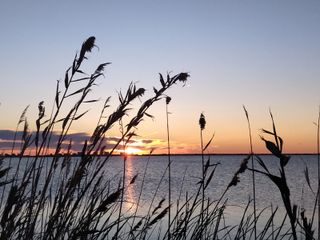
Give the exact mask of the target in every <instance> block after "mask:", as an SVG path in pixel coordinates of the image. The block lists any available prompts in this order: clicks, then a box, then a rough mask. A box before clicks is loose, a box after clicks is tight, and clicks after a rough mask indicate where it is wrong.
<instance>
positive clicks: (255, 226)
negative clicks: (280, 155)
mask: <svg viewBox="0 0 320 240" xmlns="http://www.w3.org/2000/svg"><path fill="white" fill-rule="evenodd" d="M243 110H244V112H245V115H246V119H247V123H248V134H249V144H250V156H251V167H252V169H253V171H252V194H253V216H254V219H255V220H256V219H257V208H256V180H255V171H254V170H255V167H254V158H253V144H252V133H251V123H250V119H249V114H248V111H247V109H246V107H245V106H243ZM253 228H254V238H255V239H257V223H256V221H254V226H253Z"/></svg>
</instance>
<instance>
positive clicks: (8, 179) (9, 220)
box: [0, 37, 320, 240]
mask: <svg viewBox="0 0 320 240" xmlns="http://www.w3.org/2000/svg"><path fill="white" fill-rule="evenodd" d="M95 47H96V45H95V37H90V38H88V39H87V40H86V41H84V42H83V44H82V46H81V49H80V52H79V53H77V54H76V55H75V57H74V59H73V61H72V64H71V66H70V67H69V68H67V70H66V71H65V73H64V79H63V81H58V82H57V85H56V91H55V98H54V106H53V109H52V110H51V111H50V114H49V116H47V114H46V113H47V109H46V103H45V102H43V101H40V102H39V104H38V116H37V117H36V120H35V126H36V129H35V131H31V130H30V129H29V123H28V121H27V117H26V114H27V109H28V107H27V108H26V109H25V110H24V111H23V112H22V114H21V117H20V119H19V121H18V124H17V127H16V130H15V134H14V143H13V146H12V152H16V153H17V155H16V158H13V157H11V156H10V157H6V156H1V157H0V188H2V189H0V194H1V204H0V239H92V240H93V239H95V240H96V239H125V240H126V239H128V240H129V239H130V240H132V239H141V240H142V239H143V240H145V239H155V238H156V239H176V240H178V239H179V240H180V239H283V238H293V239H297V233H298V232H299V231H298V227H300V228H301V234H303V235H302V236H303V238H304V239H307V240H309V239H315V237H314V236H313V235H314V228H313V220H314V219H315V213H316V209H317V207H318V211H319V183H320V180H319V179H320V177H319V175H320V174H319V172H320V170H319V169H320V167H319V165H320V164H319V165H318V174H319V175H318V189H317V193H314V196H315V203H314V212H313V216H312V218H311V219H309V218H308V217H307V215H306V213H305V211H303V210H301V211H300V218H299V217H298V215H299V214H298V211H299V209H301V208H300V207H299V206H297V205H293V204H292V202H291V198H290V189H289V186H288V184H287V174H291V173H288V172H287V170H286V166H287V164H288V162H289V160H290V157H289V156H287V155H286V154H284V153H283V143H284V141H283V139H282V138H281V137H280V136H279V135H278V132H277V129H276V126H275V121H274V118H273V115H272V113H271V111H270V117H271V121H272V131H269V130H265V129H263V130H262V133H263V135H262V136H261V140H262V141H263V142H264V143H265V145H266V148H267V149H268V150H269V151H270V152H271V154H272V155H273V156H274V157H275V158H277V159H278V160H279V161H278V162H279V172H280V175H274V174H272V173H271V172H270V170H269V169H268V167H267V165H266V164H265V162H264V160H263V159H262V158H261V157H259V156H258V155H255V154H254V153H253V147H252V145H253V144H252V133H251V125H250V120H249V115H248V112H247V110H246V108H245V107H244V111H245V114H246V118H247V123H248V129H249V140H250V153H249V154H248V156H246V157H244V159H243V160H242V162H240V163H239V167H238V169H237V171H235V172H234V174H233V176H232V178H231V179H230V181H229V183H228V184H227V185H226V186H224V191H223V192H222V193H221V194H220V195H218V196H216V198H215V199H213V200H212V199H209V198H208V196H209V194H208V191H212V188H210V187H211V186H212V182H213V179H214V178H215V177H216V175H215V174H216V172H217V171H218V170H219V164H220V163H219V162H217V163H212V162H211V159H210V156H208V154H207V155H205V151H206V150H207V148H208V147H209V145H210V144H211V142H212V140H213V138H214V135H213V136H212V137H211V139H210V140H209V141H208V142H207V144H204V141H203V131H204V129H205V125H206V120H205V116H204V115H203V114H201V115H200V119H199V126H200V141H201V168H202V169H201V177H200V180H199V182H195V183H194V184H195V185H196V186H197V189H196V191H195V193H194V194H191V193H190V192H188V191H186V192H183V190H182V186H183V184H184V181H185V176H183V177H182V179H181V188H180V193H179V197H178V199H177V200H176V202H174V201H173V198H172V182H171V180H172V179H171V177H172V176H171V170H172V169H171V165H172V158H171V149H170V131H169V130H170V129H169V117H168V115H169V111H168V105H169V102H170V100H171V98H169V97H168V96H166V92H167V90H168V89H169V88H171V87H173V86H174V85H176V84H177V83H183V84H184V83H185V82H186V81H187V79H188V77H189V74H188V73H184V72H182V73H179V74H177V75H173V76H170V74H167V75H166V76H165V78H164V77H163V76H162V75H161V74H160V79H159V84H160V85H159V86H158V87H157V88H154V89H153V95H152V96H151V97H150V98H148V99H146V100H143V97H144V93H145V89H144V88H139V87H137V86H136V85H135V84H133V83H131V84H130V85H129V86H128V88H127V90H126V91H124V92H119V93H118V95H117V97H118V100H119V103H118V105H117V106H116V108H115V110H114V111H113V112H111V113H110V114H107V113H106V112H107V111H106V109H108V108H109V100H110V97H107V98H106V100H105V102H104V103H103V106H102V109H101V113H100V116H99V118H98V121H97V125H96V127H95V129H94V131H93V132H92V134H91V135H90V136H89V137H88V139H86V140H85V141H84V143H83V145H82V150H81V152H80V153H79V155H78V156H77V158H74V157H72V145H73V141H72V139H71V138H70V135H69V133H70V129H71V128H72V126H73V124H74V123H76V122H77V121H78V120H79V119H82V118H83V117H84V116H85V115H86V114H87V112H88V110H86V109H87V106H89V105H90V104H95V103H98V102H99V100H98V99H92V98H91V97H90V96H91V95H89V93H90V92H92V91H93V89H94V88H95V86H96V81H97V79H99V78H100V77H103V76H104V71H105V68H106V67H107V66H108V65H109V64H110V63H109V62H106V63H102V64H100V65H99V66H97V68H96V69H94V70H93V71H92V72H91V74H85V73H84V70H83V69H84V68H83V67H84V66H83V65H84V64H85V62H86V60H87V56H88V54H89V53H90V52H92V50H93V49H94V48H95ZM137 99H140V102H138V103H137V101H136V100H137ZM162 99H165V100H166V125H167V143H168V164H167V167H166V169H165V170H164V172H162V173H161V174H162V175H161V179H160V180H159V182H158V184H157V186H156V187H155V189H154V192H153V193H152V198H151V202H150V203H149V205H148V206H143V208H145V209H147V212H146V213H144V214H141V213H140V211H139V210H140V209H141V208H142V206H141V202H142V201H141V199H142V196H143V194H145V193H146V191H147V190H146V189H145V182H146V181H147V173H148V170H149V161H150V158H151V157H152V151H151V152H150V154H149V157H148V160H147V163H146V166H145V169H144V170H141V171H143V174H142V180H141V184H140V185H139V186H140V190H139V194H138V200H137V202H136V205H134V207H132V209H133V211H132V212H130V211H126V210H125V207H124V206H125V203H126V201H127V199H126V193H128V191H129V189H130V188H131V187H133V186H135V185H136V184H137V183H136V182H137V181H140V180H139V179H138V180H137V176H138V175H134V176H133V177H131V179H129V176H128V175H126V170H127V156H126V155H124V156H123V165H122V171H121V172H120V173H119V174H114V175H113V176H110V174H107V173H106V171H107V169H108V164H109V161H110V159H111V158H112V157H113V155H114V153H115V152H116V151H117V150H119V149H121V148H122V150H123V152H124V153H125V150H126V147H127V145H128V144H129V142H130V140H132V138H133V137H135V136H136V131H137V128H138V127H139V126H140V124H141V122H142V121H143V120H144V119H145V118H146V117H153V116H152V115H150V114H149V113H148V112H149V110H150V109H151V107H152V106H153V104H155V103H156V102H158V101H160V100H162ZM133 103H137V105H138V106H137V108H136V112H135V113H134V114H132V106H133ZM319 121H320V110H319V117H318V123H317V126H318V128H317V150H318V163H319V162H320V161H319V158H320V157H319V155H320V154H319ZM114 127H120V131H121V136H120V137H119V139H118V140H117V141H116V143H115V144H114V145H113V146H112V148H111V149H110V151H109V152H108V153H106V152H105V150H106V149H107V145H106V140H107V139H108V134H109V133H110V130H111V129H112V128H114ZM20 128H21V132H22V134H21V135H20V134H17V133H18V131H19V129H20ZM56 136H57V137H56ZM267 137H271V138H273V139H274V140H273V141H270V140H268V139H267ZM18 143H20V144H18ZM31 149H35V153H34V156H33V157H27V154H26V152H27V151H29V150H31ZM52 151H53V153H54V154H53V155H52V157H50V158H48V157H47V156H46V154H48V153H50V152H52ZM62 153H64V154H62ZM206 158H207V159H206ZM250 159H251V167H248V164H249V160H250ZM254 160H255V161H256V162H257V164H258V165H259V166H258V167H260V168H256V167H255V166H254ZM12 161H17V167H16V168H15V167H14V165H13V163H12ZM247 170H249V171H251V173H252V184H253V192H254V196H253V199H250V198H249V199H248V202H247V205H246V206H245V207H244V209H243V212H242V216H241V217H240V218H239V220H238V224H237V225H235V226H229V225H227V224H226V223H225V219H226V218H227V216H226V215H225V210H226V209H228V208H229V207H230V206H229V205H228V195H227V194H228V192H229V191H230V189H231V188H236V187H237V185H238V184H241V182H240V178H241V176H242V174H245V173H246V171H247ZM254 174H256V176H259V175H260V174H262V175H264V176H266V177H267V178H268V179H269V180H270V181H271V182H272V183H274V184H275V185H276V186H277V187H278V189H279V190H280V191H279V194H280V196H281V198H282V201H283V205H284V208H285V210H286V215H285V216H284V217H283V221H282V222H281V224H280V225H278V226H274V224H273V220H274V218H275V217H276V216H277V214H278V209H279V207H280V206H275V207H274V206H273V205H271V207H269V206H267V207H265V208H263V209H258V208H257V207H256V201H257V199H256V197H255V187H256V186H255V175H254ZM305 176H306V182H307V184H308V186H309V188H310V189H311V191H313V190H312V183H310V177H309V171H308V169H307V168H306V170H305ZM166 177H167V178H168V186H166V189H168V200H166V199H165V198H163V196H159V189H160V187H161V185H162V184H163V182H164V180H165V178H166ZM213 187H214V186H213ZM149 194H150V193H149ZM160 197H161V198H160ZM159 199H160V200H159ZM252 204H253V210H252V211H251V210H250V209H251V205H252ZM269 209H271V211H269ZM267 210H268V211H267ZM266 212H269V215H268V217H267V219H266V222H263V225H262V227H261V228H260V229H259V230H258V229H257V224H258V222H259V221H262V220H261V216H262V214H265V213H266ZM167 216H168V217H167ZM165 219H168V223H167V224H163V221H164V220H165ZM288 221H289V224H290V229H289V230H288V229H286V227H285V224H286V223H287V222H288ZM319 222H320V221H319V219H318V224H319Z"/></svg>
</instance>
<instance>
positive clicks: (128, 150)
mask: <svg viewBox="0 0 320 240" xmlns="http://www.w3.org/2000/svg"><path fill="white" fill-rule="evenodd" d="M142 153H143V151H142V150H141V149H138V148H134V147H128V148H126V154H128V155H139V154H142Z"/></svg>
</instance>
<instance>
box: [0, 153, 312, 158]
mask: <svg viewBox="0 0 320 240" xmlns="http://www.w3.org/2000/svg"><path fill="white" fill-rule="evenodd" d="M285 154H287V155H290V156H292V155H293V156H297V155H317V153H285ZM205 155H206V156H208V155H210V156H235V155H237V156H239V155H240V156H247V155H248V154H247V153H208V154H205ZM255 155H262V156H264V155H272V154H271V153H255ZM65 156H70V157H81V156H82V155H81V154H57V155H53V154H45V155H38V157H65ZM91 156H93V157H108V156H113V157H119V156H122V155H121V154H112V155H108V154H92V155H91ZM128 156H135V157H136V156H137V157H148V156H155V157H156V156H167V154H128ZM171 156H201V153H175V154H171ZM0 157H2V158H7V157H21V156H20V155H18V154H0ZM22 157H36V155H23V156H22Z"/></svg>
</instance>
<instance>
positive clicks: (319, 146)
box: [317, 106, 320, 240]
mask: <svg viewBox="0 0 320 240" xmlns="http://www.w3.org/2000/svg"><path fill="white" fill-rule="evenodd" d="M317 164H318V165H317V167H318V190H317V198H318V240H320V194H319V192H320V106H319V111H318V121H317Z"/></svg>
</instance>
